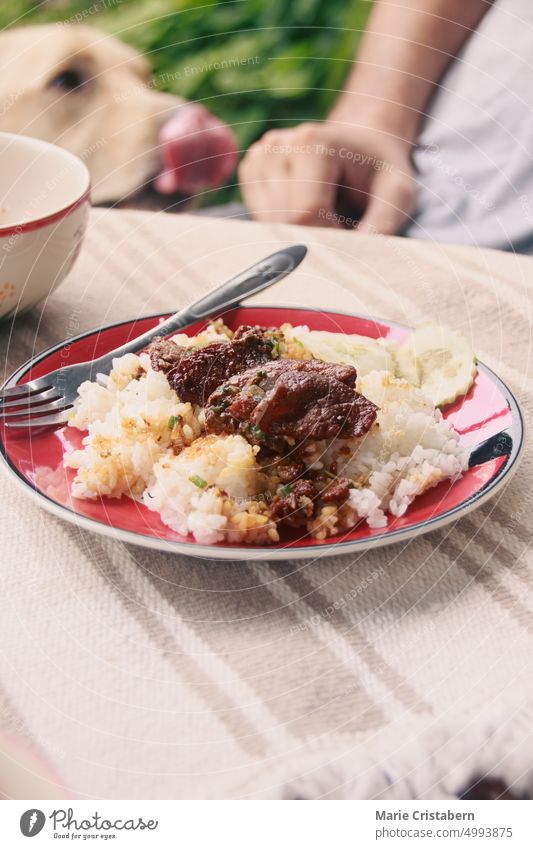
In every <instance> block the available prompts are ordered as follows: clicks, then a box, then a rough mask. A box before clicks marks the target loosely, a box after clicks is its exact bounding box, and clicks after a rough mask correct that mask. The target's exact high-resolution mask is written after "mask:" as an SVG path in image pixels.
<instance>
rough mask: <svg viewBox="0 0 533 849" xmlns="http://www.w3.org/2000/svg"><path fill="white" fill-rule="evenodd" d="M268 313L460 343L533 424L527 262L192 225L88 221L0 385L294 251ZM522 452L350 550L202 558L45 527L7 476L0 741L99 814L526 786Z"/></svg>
mask: <svg viewBox="0 0 533 849" xmlns="http://www.w3.org/2000/svg"><path fill="white" fill-rule="evenodd" d="M294 241H304V242H305V243H306V244H308V246H309V255H308V257H307V258H306V260H305V262H304V264H303V265H302V266H301V267H300V269H298V270H297V271H296V272H295V273H294V274H293V275H292V276H291V277H289V278H288V279H286V280H285V281H283V282H282V283H280V284H279V285H278V286H277V287H276V289H275V290H271V291H269V292H267V293H266V294H265V295H263V296H262V297H261V300H262V301H263V302H276V301H277V302H282V303H296V304H305V305H311V306H318V307H326V308H332V307H338V308H342V309H344V310H350V311H355V312H365V313H372V314H375V315H377V316H382V317H387V318H390V319H394V320H397V321H401V322H406V323H411V324H413V323H417V322H421V321H423V320H427V319H437V320H439V321H442V322H446V323H448V324H450V325H453V326H457V327H459V328H460V329H461V330H462V331H463V332H464V333H466V334H467V336H469V337H471V338H472V339H473V341H474V345H475V349H476V351H477V352H478V354H479V356H480V358H482V359H483V360H484V361H485V362H487V364H488V365H490V366H491V367H492V368H494V369H495V370H496V371H497V372H498V373H499V374H500V375H501V377H502V378H503V379H504V380H505V381H507V382H508V384H509V385H510V387H511V388H512V389H513V390H514V392H515V393H516V394H517V396H518V398H519V400H520V402H521V404H522V406H523V410H524V413H525V417H526V421H527V420H528V419H529V417H530V415H531V411H532V409H533V406H532V393H531V389H532V375H531V359H530V355H531V322H530V319H531V292H532V291H533V260H531V259H527V258H520V257H517V256H512V255H510V254H505V255H504V254H499V253H496V252H491V251H481V250H475V249H471V248H456V247H445V246H439V245H433V244H430V243H422V242H414V241H407V240H401V239H385V238H380V237H376V236H374V237H363V236H358V235H356V234H354V233H348V232H337V231H330V230H318V229H313V230H307V229H305V230H304V229H300V228H291V227H284V226H277V225H259V224H253V223H245V222H232V221H214V220H213V219H207V218H202V217H197V216H188V215H183V216H165V215H155V214H149V213H137V212H109V211H94V212H93V214H92V219H91V224H90V229H89V233H88V237H87V240H86V243H85V245H84V248H83V251H82V254H81V256H80V259H79V261H78V263H77V265H76V267H75V269H74V271H73V272H72V274H71V275H70V277H69V279H68V280H67V281H66V282H65V283H64V284H63V286H62V287H61V288H60V289H59V290H58V291H57V292H55V293H53V294H52V295H51V297H50V298H49V299H48V301H47V302H46V303H44V304H41V305H40V306H39V307H37V308H35V309H34V310H32V311H31V312H29V313H28V314H27V315H24V316H21V317H20V318H18V319H17V320H16V322H15V324H14V325H13V326H11V325H9V324H4V325H2V326H1V329H0V336H1V343H2V350H3V353H4V356H5V360H6V365H5V370H6V373H8V372H9V371H10V370H11V369H13V368H15V367H16V366H18V365H19V364H20V363H21V362H22V361H24V360H25V359H26V358H28V357H30V356H31V355H33V354H34V353H37V352H38V351H40V350H42V349H43V348H45V347H47V346H49V345H52V344H53V343H56V342H58V341H60V340H62V339H64V338H65V337H66V336H71V335H74V334H76V333H78V332H81V331H83V330H85V329H88V328H91V327H94V326H97V325H101V324H106V323H109V322H112V321H115V320H118V319H123V318H124V319H125V318H130V317H135V316H138V315H142V314H148V313H154V312H157V311H159V310H161V311H163V310H174V309H176V308H177V307H179V306H180V305H182V304H185V303H186V302H187V301H188V300H189V299H191V298H193V297H194V296H195V295H197V294H198V293H200V292H201V291H203V290H206V289H207V288H209V287H211V286H212V285H213V284H214V283H215V282H221V281H223V280H224V279H225V278H227V277H229V276H231V275H232V274H233V273H235V272H237V271H240V270H241V269H242V268H245V267H246V266H247V265H249V264H251V263H252V262H253V261H255V260H257V259H258V258H260V257H262V256H263V255H265V254H268V253H270V252H271V251H273V250H276V249H278V248H279V247H281V246H283V245H286V244H287V243H290V242H294ZM532 480H533V471H532V454H531V451H530V450H529V449H527V451H526V454H525V456H524V458H523V461H522V464H521V467H520V469H519V471H518V472H517V474H516V476H515V477H514V479H513V480H512V482H511V483H510V484H509V485H508V486H507V488H506V489H504V491H503V492H502V493H501V494H500V495H499V496H498V497H497V498H496V499H494V500H493V501H492V502H491V503H490V504H488V505H487V506H485V507H484V508H483V509H480V510H479V511H477V512H475V513H473V514H470V515H469V516H468V517H466V518H464V519H462V520H460V521H458V522H457V523H456V524H454V525H451V526H449V527H447V528H446V529H444V530H441V531H437V532H434V533H432V534H430V535H428V536H425V537H423V538H419V539H417V540H415V541H412V542H409V543H408V544H403V545H399V544H397V545H394V546H390V547H387V548H384V549H380V550H375V551H372V552H369V553H363V554H359V555H358V556H356V557H354V556H344V557H337V558H334V559H330V560H309V561H304V562H298V563H296V562H292V563H291V562H290V561H287V562H284V563H281V564H279V563H276V564H274V563H256V564H254V563H251V562H226V563H223V562H218V563H216V562H209V561H201V560H195V559H192V558H186V557H178V556H170V555H165V554H160V553H156V552H153V551H150V550H146V549H142V548H139V547H135V546H130V545H123V544H121V543H118V542H114V541H110V540H109V539H106V538H104V537H99V536H97V535H93V534H90V533H87V532H84V531H81V530H80V529H79V528H77V527H75V526H74V525H69V524H66V523H64V522H63V521H60V520H58V519H56V518H53V517H51V516H50V515H48V514H46V513H44V512H42V511H41V510H40V509H39V508H38V507H37V506H36V505H35V504H34V503H33V502H31V501H30V500H29V499H28V498H27V496H26V495H25V493H24V492H23V491H21V490H20V489H19V488H17V487H15V486H14V485H13V484H12V483H11V481H10V480H9V479H8V478H7V477H6V476H5V475H4V476H2V481H1V483H2V494H1V499H2V501H1V506H2V520H3V529H2V548H1V562H2V572H1V580H2V584H1V586H2V592H1V611H0V653H1V658H2V668H1V676H0V688H1V692H0V727H1V728H3V729H4V730H6V731H9V732H11V733H13V734H15V735H16V736H17V737H19V738H21V739H22V740H23V741H25V742H26V745H27V746H28V747H29V748H30V749H31V750H32V751H33V752H34V753H35V754H37V755H38V756H39V757H40V758H42V759H43V760H44V761H45V762H48V763H49V764H50V765H51V766H52V767H53V769H54V771H55V773H56V774H57V776H58V777H59V779H58V780H59V784H60V787H59V788H58V792H59V793H60V794H61V793H67V792H68V793H70V794H72V795H74V796H80V797H98V798H241V797H252V798H254V797H309V798H311V797H318V796H330V797H376V796H381V797H391V798H409V797H411V796H426V797H430V798H442V797H447V796H453V795H454V794H456V793H458V792H459V790H460V789H461V787H463V786H464V785H465V784H466V783H468V782H469V781H472V780H473V779H474V778H475V777H476V776H477V775H481V774H492V775H494V776H499V777H501V778H502V779H503V780H504V781H505V782H506V783H507V784H508V785H510V786H512V788H513V790H514V791H515V792H517V793H522V792H526V791H527V789H528V787H529V792H531V785H532V783H533V781H532V777H531V776H532V773H531V767H532V766H533V745H532V739H531V733H532V730H533V722H532V720H533V710H532V707H531V702H532V696H533V692H532V689H533V685H532V680H533V677H532V674H531V673H532V664H533V556H532V551H531V538H532V512H533V498H532V493H531V482H532Z"/></svg>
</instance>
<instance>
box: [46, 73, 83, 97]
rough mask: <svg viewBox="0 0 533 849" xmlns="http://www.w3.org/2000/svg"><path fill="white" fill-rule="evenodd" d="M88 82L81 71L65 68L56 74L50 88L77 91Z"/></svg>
mask: <svg viewBox="0 0 533 849" xmlns="http://www.w3.org/2000/svg"><path fill="white" fill-rule="evenodd" d="M86 82H87V80H86V78H85V77H84V75H83V74H82V72H81V71H79V70H77V69H76V68H65V69H64V70H63V71H60V72H59V74H56V76H55V77H53V78H52V79H51V80H50V82H49V83H48V85H49V87H50V88H59V89H61V90H62V91H76V90H77V89H79V88H81V87H82V86H83V85H84V84H85V83H86Z"/></svg>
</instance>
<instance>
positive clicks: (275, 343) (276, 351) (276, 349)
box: [270, 336, 281, 360]
mask: <svg viewBox="0 0 533 849" xmlns="http://www.w3.org/2000/svg"><path fill="white" fill-rule="evenodd" d="M270 344H271V345H272V359H273V360H277V359H278V358H279V355H280V353H281V349H280V346H279V339H278V338H277V337H276V336H273V337H272V339H271V340H270Z"/></svg>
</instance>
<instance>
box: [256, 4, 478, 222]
mask: <svg viewBox="0 0 533 849" xmlns="http://www.w3.org/2000/svg"><path fill="white" fill-rule="evenodd" d="M490 5H491V0H376V2H375V4H374V8H373V10H372V13H371V15H370V19H369V22H368V27H367V29H366V31H365V34H364V36H363V39H362V41H361V45H360V48H359V53H358V57H357V61H356V62H355V64H354V67H353V69H352V72H351V74H350V76H349V78H348V82H347V84H346V87H345V90H344V92H343V93H342V94H341V95H340V97H339V99H338V101H337V104H336V105H335V107H334V108H333V110H332V112H331V114H330V115H329V117H328V119H327V120H326V121H324V122H322V123H318V122H317V123H307V124H302V125H300V126H299V127H295V128H292V129H289V130H272V131H270V132H268V133H266V134H265V136H263V138H262V139H261V140H260V141H259V142H256V144H255V145H253V146H252V147H251V148H250V150H249V151H248V153H247V155H246V156H245V158H244V159H243V162H242V163H241V166H240V169H239V178H240V181H241V188H242V192H243V196H244V200H245V202H246V203H247V205H248V208H249V209H250V212H251V213H252V215H253V216H254V217H256V218H258V219H262V220H276V221H288V222H291V223H300V224H317V225H325V226H338V224H339V223H340V222H341V220H342V219H340V218H339V216H336V214H335V210H336V206H337V205H338V202H339V197H340V198H341V201H342V202H343V203H345V204H347V205H348V206H349V208H350V209H354V210H357V214H358V218H359V221H358V228H359V229H360V230H367V231H370V232H380V233H397V232H399V231H400V230H401V228H402V226H403V225H404V223H405V220H406V218H408V216H409V215H410V214H411V212H412V211H413V207H414V203H415V187H414V181H413V171H412V165H411V152H412V147H413V144H414V142H415V140H416V136H417V132H418V129H419V126H420V122H421V119H422V118H423V116H424V113H425V110H426V107H427V104H428V102H429V99H430V98H431V95H432V93H433V91H434V89H435V87H436V86H437V85H438V82H439V80H440V79H441V77H442V75H443V73H444V71H445V70H446V68H447V66H448V64H449V63H450V61H451V60H452V58H453V57H454V56H455V55H456V53H457V52H458V51H459V49H460V48H461V47H462V45H463V44H464V42H465V41H466V39H467V38H468V36H469V35H470V33H471V32H472V30H474V29H475V28H476V26H477V25H478V23H479V21H480V20H481V18H482V17H483V15H484V14H485V12H486V11H487V10H488V8H489V7H490Z"/></svg>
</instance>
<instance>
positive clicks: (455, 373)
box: [394, 324, 477, 407]
mask: <svg viewBox="0 0 533 849" xmlns="http://www.w3.org/2000/svg"><path fill="white" fill-rule="evenodd" d="M394 356H395V358H396V372H397V374H398V375H399V376H400V377H403V378H405V380H408V381H409V383H412V384H413V385H414V386H418V387H420V389H421V390H422V391H423V392H424V393H425V395H427V396H428V398H431V400H432V401H433V403H434V404H435V406H436V407H442V406H444V404H451V403H452V402H453V401H455V399H456V398H458V397H459V396H460V395H465V394H466V393H467V392H468V390H469V389H470V387H471V386H472V384H473V382H474V379H475V376H476V372H477V365H476V357H475V354H474V351H473V349H472V347H471V345H470V344H469V343H468V340H467V339H466V338H465V337H464V336H463V335H462V334H461V333H459V331H457V330H452V329H451V328H449V327H445V326H444V325H441V324H426V325H424V326H423V327H419V328H418V329H417V330H414V331H413V333H411V335H410V336H409V337H408V338H407V339H406V340H405V342H403V343H402V344H401V345H398V346H397V347H396V348H395V350H394Z"/></svg>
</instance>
